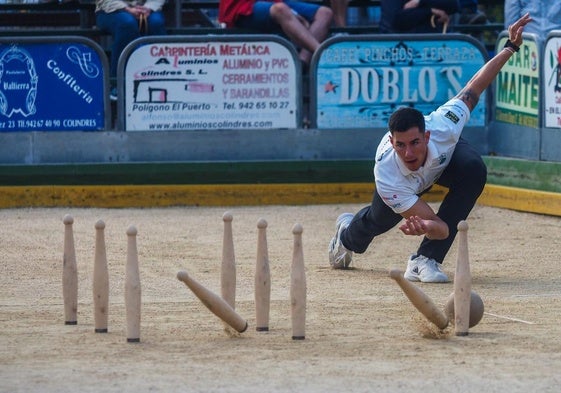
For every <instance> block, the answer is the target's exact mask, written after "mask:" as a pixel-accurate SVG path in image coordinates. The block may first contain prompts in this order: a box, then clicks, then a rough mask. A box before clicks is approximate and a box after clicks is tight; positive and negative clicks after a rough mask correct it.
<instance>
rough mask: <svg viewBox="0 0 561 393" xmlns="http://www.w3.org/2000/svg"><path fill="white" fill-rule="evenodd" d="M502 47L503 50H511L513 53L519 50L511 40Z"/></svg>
mask: <svg viewBox="0 0 561 393" xmlns="http://www.w3.org/2000/svg"><path fill="white" fill-rule="evenodd" d="M504 47H505V48H511V49H512V50H514V51H515V52H518V51H519V50H520V47H519V46H518V45H516V44H514V43H513V42H512V41H511V40H506V42H505V46H504Z"/></svg>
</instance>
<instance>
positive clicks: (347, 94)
mask: <svg viewBox="0 0 561 393" xmlns="http://www.w3.org/2000/svg"><path fill="white" fill-rule="evenodd" d="M486 60H487V52H486V51H485V49H484V48H483V47H482V45H481V44H480V43H479V42H478V41H476V40H474V39H472V38H471V37H468V36H464V35H455V34H448V35H406V36H395V35H365V36H354V37H353V36H338V37H334V38H331V39H329V40H327V41H325V42H324V43H323V44H322V46H321V47H320V49H319V50H318V52H317V53H316V55H315V56H314V59H313V61H312V67H314V66H315V68H316V72H315V73H312V75H313V79H312V89H313V90H312V97H311V98H312V100H311V101H312V109H315V113H313V114H312V127H317V128H322V129H330V128H331V129H335V128H372V127H379V128H383V127H386V126H387V121H388V119H389V116H390V115H391V113H392V112H393V111H394V110H395V109H396V108H397V107H399V106H404V105H406V106H412V107H415V108H417V109H418V110H420V111H421V112H423V113H425V114H428V113H430V112H432V111H433V110H435V109H436V108H437V107H438V106H439V105H441V104H443V103H445V102H446V101H448V100H449V99H450V98H452V97H454V96H455V95H456V94H457V93H458V92H459V91H460V89H461V88H462V87H463V86H464V85H465V83H466V82H467V81H469V79H470V78H471V77H472V76H473V75H474V74H475V73H476V72H477V71H478V70H479V68H480V67H481V66H482V65H483V64H484V63H485V61H486ZM314 76H315V77H314ZM312 112H313V111H312ZM486 112H487V98H486V95H485V93H484V94H483V95H482V96H481V97H480V100H479V104H478V105H477V107H476V108H475V109H474V111H473V112H472V116H471V119H470V121H469V123H468V124H469V125H470V126H484V125H485V123H486V118H487V116H486Z"/></svg>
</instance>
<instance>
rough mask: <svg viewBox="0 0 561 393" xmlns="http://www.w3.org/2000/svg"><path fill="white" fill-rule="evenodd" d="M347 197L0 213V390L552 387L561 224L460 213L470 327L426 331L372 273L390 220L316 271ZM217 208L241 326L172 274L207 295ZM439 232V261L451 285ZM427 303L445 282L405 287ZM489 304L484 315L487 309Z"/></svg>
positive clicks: (557, 382)
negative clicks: (103, 296) (137, 288)
mask: <svg viewBox="0 0 561 393" xmlns="http://www.w3.org/2000/svg"><path fill="white" fill-rule="evenodd" d="M360 207H362V205H320V206H259V207H228V208H221V207H215V208H206V207H205V208H203V207H181V208H179V207H178V208H161V209H160V208H158V209H59V208H56V209H9V210H0V219H1V222H2V226H1V228H0V239H1V242H2V250H1V251H2V252H1V256H0V258H1V259H0V269H1V270H0V271H1V275H0V329H1V333H0V391H1V392H73V393H74V392H374V391H376V392H411V391H426V392H451V391H456V392H510V393H512V392H553V391H556V392H557V391H559V390H558V389H559V386H561V372H560V370H561V339H560V337H561V324H560V323H559V318H560V316H561V284H560V278H561V277H560V276H561V273H560V271H561V269H560V267H561V237H560V233H561V219H560V218H559V217H548V216H540V215H534V214H529V213H521V212H514V211H509V210H504V209H498V208H491V207H483V206H477V207H476V208H475V209H474V210H473V212H472V214H471V215H470V217H469V219H468V223H469V225H470V229H469V232H468V239H469V241H468V246H469V258H470V265H471V272H472V275H473V282H472V289H473V290H475V291H476V292H477V293H479V294H480V296H481V297H482V298H483V301H484V303H485V311H486V314H485V315H484V317H483V319H482V321H481V322H480V323H479V324H478V325H477V326H475V327H474V328H472V329H470V333H469V335H468V336H467V337H457V336H455V335H454V334H453V329H451V328H448V329H447V330H446V331H444V332H438V331H437V330H436V328H434V329H433V328H432V327H431V325H430V324H429V323H428V322H427V321H426V320H425V319H424V318H423V317H422V316H421V314H420V313H419V312H418V311H417V310H416V309H415V308H413V306H412V305H411V303H410V302H409V301H408V300H407V298H406V297H405V295H404V294H403V292H402V291H401V289H400V288H399V287H398V286H397V285H396V283H395V282H394V281H393V280H391V279H390V278H389V276H388V271H389V269H390V268H392V267H398V268H401V269H404V268H405V266H406V260H407V258H408V255H409V254H410V253H411V252H414V251H415V249H416V247H417V245H418V242H419V240H420V239H419V238H414V237H407V236H404V235H403V234H401V232H399V231H398V230H397V228H396V229H395V230H392V231H390V232H388V233H387V234H385V235H383V236H381V237H379V238H377V239H375V241H374V243H373V244H372V245H371V247H370V248H369V250H368V251H367V252H366V253H365V254H362V255H355V259H354V261H353V266H354V269H352V270H347V271H335V270H332V269H330V268H329V267H328V262H327V252H326V251H327V245H328V243H329V240H330V239H331V237H332V236H333V232H334V222H335V219H336V217H337V216H338V215H339V214H340V213H342V212H346V211H350V212H356V211H357V210H358V209H359V208H360ZM226 211H230V212H231V213H232V214H233V216H234V221H233V233H234V243H235V255H236V264H237V265H236V266H237V267H236V269H237V293H236V310H237V311H238V313H239V314H240V315H242V316H243V317H244V318H246V319H247V320H248V323H249V329H248V330H247V331H246V332H245V333H242V334H239V335H234V334H228V333H227V332H226V331H225V329H224V327H223V325H222V323H221V321H220V320H219V319H218V318H217V317H216V316H215V315H214V314H211V313H210V311H209V310H208V309H206V308H205V307H204V305H203V304H202V303H201V302H200V301H199V300H198V299H197V298H196V297H195V296H194V295H193V293H192V292H190V290H189V289H188V288H187V287H186V286H185V285H184V284H183V283H181V282H180V281H178V280H177V279H176V274H177V272H178V271H179V270H187V271H188V272H189V273H190V274H191V275H192V276H193V277H194V278H195V279H197V280H198V281H199V282H200V283H202V284H203V285H205V286H206V287H207V288H209V289H211V290H212V291H214V292H216V293H220V264H221V259H222V236H223V221H222V215H223V214H224V212H226ZM65 214H70V215H72V216H73V217H74V225H73V229H74V240H75V248H76V257H77V265H78V279H79V290H78V325H77V326H65V325H64V310H63V300H62V255H63V239H64V225H63V223H62V218H63V216H64V215H65ZM259 218H265V219H266V220H267V222H268V228H267V241H268V252H269V260H270V267H271V281H272V293H271V308H270V310H271V315H270V331H269V332H265V333H263V332H256V331H255V324H254V322H255V306H254V290H253V288H254V271H255V259H256V250H257V245H256V244H257V226H256V224H257V221H258V220H259ZM98 219H103V220H104V221H105V223H106V229H105V238H106V247H107V259H108V266H109V276H110V277H109V280H110V300H109V333H107V334H99V333H97V334H96V333H94V325H93V295H92V272H93V260H94V244H95V229H94V224H95V222H96V221H97V220H98ZM295 223H300V224H302V226H303V228H304V233H303V248H304V260H305V264H306V275H307V298H308V302H307V320H306V339H305V340H303V341H293V340H292V339H291V332H292V331H291V320H290V304H289V286H290V264H291V260H292V246H293V235H292V227H293V225H294V224H295ZM129 225H135V226H136V227H137V229H138V236H137V246H138V255H139V264H140V276H141V286H142V323H141V342H140V343H136V344H131V343H127V342H126V335H125V331H126V321H125V317H124V315H125V312H124V275H125V262H126V250H127V236H126V230H127V228H128V227H129ZM456 257H457V242H456V243H454V245H453V247H452V249H451V251H450V253H449V254H448V257H447V259H446V261H445V263H444V271H445V272H446V273H447V274H448V275H449V277H450V278H451V279H452V278H453V275H454V270H455V264H456ZM419 286H420V287H421V288H422V289H423V290H424V291H425V292H426V293H427V294H428V295H429V296H431V297H432V298H433V299H434V301H435V302H436V303H437V304H438V305H439V306H442V307H443V306H444V303H445V301H446V298H447V297H448V295H449V294H450V293H451V292H452V290H453V283H447V284H419ZM489 313H491V314H493V315H491V314H489Z"/></svg>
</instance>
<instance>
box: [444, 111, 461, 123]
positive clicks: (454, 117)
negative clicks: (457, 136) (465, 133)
mask: <svg viewBox="0 0 561 393" xmlns="http://www.w3.org/2000/svg"><path fill="white" fill-rule="evenodd" d="M444 117H446V118H447V119H450V120H451V121H452V123H454V124H458V122H459V121H460V118H459V117H458V115H456V114H455V113H454V112H451V111H448V112H446V114H445V115H444Z"/></svg>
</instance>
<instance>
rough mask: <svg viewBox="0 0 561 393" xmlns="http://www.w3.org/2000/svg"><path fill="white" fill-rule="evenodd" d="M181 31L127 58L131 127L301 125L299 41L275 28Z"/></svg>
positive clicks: (127, 113) (139, 48)
mask: <svg viewBox="0 0 561 393" xmlns="http://www.w3.org/2000/svg"><path fill="white" fill-rule="evenodd" d="M174 38H175V39H177V38H178V37H167V39H168V41H161V42H151V41H146V42H145V43H141V44H139V45H137V46H135V47H134V48H133V49H132V51H130V55H129V56H128V57H126V58H125V59H121V63H123V64H121V63H120V71H121V72H122V73H123V75H124V100H123V102H124V126H125V127H124V128H125V130H126V131H171V130H209V129H213V130H216V129H283V128H297V127H298V126H299V116H298V115H299V111H300V108H301V102H300V100H301V97H300V91H301V87H300V84H301V78H300V76H299V70H300V65H299V63H298V62H297V61H298V60H297V58H296V56H295V52H294V49H293V48H292V46H291V44H289V43H288V42H286V41H285V40H282V39H279V38H278V37H274V36H271V38H270V40H269V39H268V38H267V37H265V39H263V37H261V39H260V40H255V38H253V39H252V38H251V37H247V36H243V38H239V40H236V38H235V36H229V37H227V38H225V37H213V38H209V37H205V40H204V41H202V40H199V41H197V40H196V39H200V37H194V38H193V41H186V42H183V41H181V42H175V41H170V40H173V39H174ZM181 39H187V37H181ZM212 39H216V40H217V41H216V42H213V41H212ZM141 40H142V39H141ZM131 45H133V46H134V43H133V44H131ZM127 49H130V48H127Z"/></svg>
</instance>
